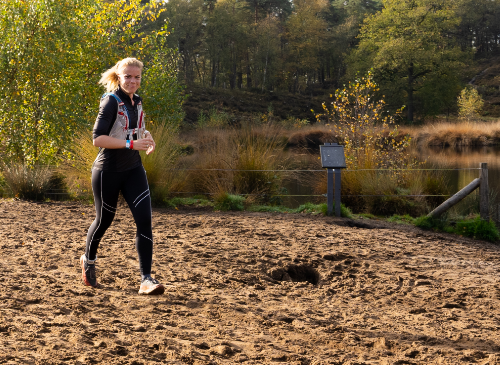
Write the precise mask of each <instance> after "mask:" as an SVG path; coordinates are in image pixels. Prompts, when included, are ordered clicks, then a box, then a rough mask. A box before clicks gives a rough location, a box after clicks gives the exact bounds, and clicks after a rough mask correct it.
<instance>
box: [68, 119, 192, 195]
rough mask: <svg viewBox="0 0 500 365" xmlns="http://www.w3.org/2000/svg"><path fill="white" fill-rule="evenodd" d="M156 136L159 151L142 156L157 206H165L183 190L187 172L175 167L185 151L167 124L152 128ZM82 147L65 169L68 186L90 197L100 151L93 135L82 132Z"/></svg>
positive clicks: (151, 130)
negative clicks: (94, 170)
mask: <svg viewBox="0 0 500 365" xmlns="http://www.w3.org/2000/svg"><path fill="white" fill-rule="evenodd" d="M148 129H149V131H150V132H151V135H152V136H153V138H154V140H155V143H156V149H155V151H154V152H153V153H152V154H150V155H146V154H145V153H143V152H141V157H142V162H143V166H144V169H145V170H146V173H147V176H148V182H149V186H150V191H151V198H152V201H153V204H155V205H161V204H163V202H164V201H165V200H166V199H167V198H168V196H169V194H170V192H171V191H172V190H181V189H182V186H183V184H184V180H185V175H186V173H185V172H182V171H175V169H174V167H175V164H176V162H177V160H178V158H179V157H180V156H181V154H182V152H181V148H180V146H179V145H178V143H177V140H176V139H177V129H176V128H175V127H172V126H170V125H168V124H167V123H158V124H153V125H151V126H148ZM76 140H77V141H78V145H76V144H75V148H74V149H73V151H72V155H73V160H72V161H70V162H68V164H67V166H65V172H66V175H67V177H68V185H69V188H70V190H72V192H73V193H74V194H78V193H81V192H83V193H84V194H85V193H86V194H87V195H90V193H91V191H92V186H91V168H92V164H93V162H94V160H95V158H96V156H97V153H98V148H96V147H95V146H94V145H93V141H92V132H91V131H90V130H89V131H82V132H80V133H79V134H78V135H77V136H76Z"/></svg>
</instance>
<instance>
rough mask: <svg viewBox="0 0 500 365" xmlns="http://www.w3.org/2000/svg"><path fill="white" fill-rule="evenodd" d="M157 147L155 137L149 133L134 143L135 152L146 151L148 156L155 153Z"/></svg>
mask: <svg viewBox="0 0 500 365" xmlns="http://www.w3.org/2000/svg"><path fill="white" fill-rule="evenodd" d="M155 147H156V144H155V141H154V140H153V137H151V133H147V134H146V137H144V138H141V139H138V140H137V141H134V150H138V151H146V154H147V155H149V154H150V153H153V151H154V150H155Z"/></svg>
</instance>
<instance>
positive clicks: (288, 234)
mask: <svg viewBox="0 0 500 365" xmlns="http://www.w3.org/2000/svg"><path fill="white" fill-rule="evenodd" d="M92 219H93V207H92V206H88V205H80V204H77V203H66V202H63V203H28V202H21V201H7V200H0V224H1V227H2V230H1V231H0V232H1V233H0V236H1V240H0V278H1V283H2V286H1V288H0V291H1V292H0V297H1V300H0V315H1V317H0V363H6V364H95V363H102V364H155V363H168V364H236V363H243V364H270V363H279V362H281V363H286V364H316V365H319V364H351V365H354V364H500V331H499V330H500V265H499V264H500V256H499V247H497V246H495V245H493V244H489V243H484V242H475V241H472V240H468V239H463V238H460V237H456V236H449V235H446V234H436V233H429V232H424V231H420V230H418V229H415V228H410V227H400V226H395V225H389V224H385V223H377V222H372V221H365V222H367V223H364V224H359V222H353V221H350V220H345V219H334V218H327V217H312V216H302V215H286V214H276V215H272V214H260V213H255V214H252V213H213V212H200V211H199V212H196V211H180V212H177V211H164V210H155V211H154V227H153V230H154V234H155V259H154V272H155V274H156V277H157V278H158V279H159V280H161V281H162V282H164V283H165V284H166V285H167V291H166V293H165V294H164V295H163V296H159V297H143V296H139V295H138V294H137V290H138V284H139V280H138V262H137V256H136V253H135V249H134V245H133V236H134V229H133V225H132V224H131V216H130V214H129V213H128V210H127V209H126V208H125V207H121V208H120V209H119V212H118V215H117V219H116V221H115V223H114V225H113V226H112V227H111V229H110V230H109V232H108V234H107V236H106V237H105V239H104V241H103V243H102V246H101V249H100V251H99V255H98V279H99V280H100V282H101V287H100V288H99V289H97V290H96V289H91V288H87V287H84V286H83V285H82V284H81V282H80V270H79V262H78V259H79V257H80V255H81V254H82V252H83V249H84V240H85V235H86V230H87V228H88V226H89V225H90V223H91V221H92ZM299 280H300V281H299Z"/></svg>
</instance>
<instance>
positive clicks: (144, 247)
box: [80, 58, 165, 294]
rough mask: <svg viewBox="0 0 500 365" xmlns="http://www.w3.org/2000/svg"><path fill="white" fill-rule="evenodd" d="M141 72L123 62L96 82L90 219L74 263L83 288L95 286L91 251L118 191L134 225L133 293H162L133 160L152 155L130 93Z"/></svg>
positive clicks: (143, 188) (147, 206)
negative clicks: (137, 274) (136, 270)
mask: <svg viewBox="0 0 500 365" xmlns="http://www.w3.org/2000/svg"><path fill="white" fill-rule="evenodd" d="M142 68H143V64H142V62H140V61H139V60H137V59H135V58H125V59H123V60H121V61H119V62H118V63H117V64H116V65H115V66H113V67H112V68H110V69H109V70H107V71H106V72H104V73H103V74H102V77H101V80H100V81H99V83H100V84H102V85H103V86H104V87H105V88H106V89H107V93H106V94H104V96H103V97H102V99H101V104H100V106H99V114H98V115H97V120H96V122H95V125H94V136H93V137H94V146H96V147H99V154H98V155H97V158H96V159H95V161H94V164H93V166H92V190H93V192H94V201H95V208H96V219H95V220H94V222H93V223H92V225H91V226H90V228H89V231H88V234H87V246H86V250H85V254H84V255H82V257H81V258H80V262H81V266H82V279H83V283H84V284H85V285H87V286H92V287H94V288H95V287H97V279H96V270H95V262H96V255H97V248H98V246H99V243H100V241H101V239H102V237H103V235H104V233H105V232H106V230H107V229H108V227H109V226H110V225H111V222H112V221H113V218H114V216H115V212H116V208H117V203H118V195H119V193H120V191H121V192H122V195H123V197H124V198H125V200H126V202H127V204H128V206H129V207H130V210H131V211H132V215H133V217H134V221H135V224H136V226H137V233H136V237H135V246H136V249H137V253H138V255H139V264H140V269H141V276H142V280H141V286H140V289H139V294H163V292H164V291H165V288H164V287H163V285H162V284H160V283H159V282H158V281H157V280H156V279H154V278H152V277H151V263H152V258H153V233H152V226H151V197H150V194H149V186H148V181H147V178H146V171H145V170H144V167H143V166H142V161H141V156H140V155H139V151H146V153H147V154H150V153H152V152H153V151H154V150H155V142H154V140H153V137H152V136H151V133H149V132H148V131H147V130H146V129H145V127H144V113H143V111H142V102H141V98H140V97H139V96H138V95H136V94H135V92H136V91H137V89H139V86H140V85H141V73H142Z"/></svg>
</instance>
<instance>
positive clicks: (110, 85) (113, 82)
mask: <svg viewBox="0 0 500 365" xmlns="http://www.w3.org/2000/svg"><path fill="white" fill-rule="evenodd" d="M127 66H135V67H139V68H140V69H141V71H142V68H143V67H144V65H143V63H142V62H141V61H139V60H138V59H137V58H132V57H129V58H124V59H123V60H120V61H118V62H117V63H116V65H114V66H113V67H111V68H110V69H109V70H107V71H105V72H103V74H102V75H101V79H100V80H99V84H101V85H102V86H104V87H105V88H106V91H107V92H108V93H110V92H112V91H114V90H116V89H118V85H119V84H120V81H119V80H118V73H119V71H120V70H121V69H123V68H125V67H127Z"/></svg>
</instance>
